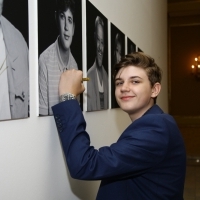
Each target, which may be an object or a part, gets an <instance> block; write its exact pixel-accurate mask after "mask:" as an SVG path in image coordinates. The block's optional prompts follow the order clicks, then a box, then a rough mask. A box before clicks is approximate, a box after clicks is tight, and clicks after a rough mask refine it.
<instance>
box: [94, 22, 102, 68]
mask: <svg viewBox="0 0 200 200" xmlns="http://www.w3.org/2000/svg"><path fill="white" fill-rule="evenodd" d="M103 54H104V31H103V27H102V25H100V24H98V25H97V28H96V61H97V65H98V66H99V67H101V66H102V63H103Z"/></svg>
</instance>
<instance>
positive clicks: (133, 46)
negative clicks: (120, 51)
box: [127, 38, 136, 54]
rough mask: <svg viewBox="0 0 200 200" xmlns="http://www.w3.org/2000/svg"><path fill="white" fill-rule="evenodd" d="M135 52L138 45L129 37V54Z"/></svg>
mask: <svg viewBox="0 0 200 200" xmlns="http://www.w3.org/2000/svg"><path fill="white" fill-rule="evenodd" d="M133 52H136V45H135V43H134V42H133V41H132V40H131V39H130V38H127V54H130V53H133Z"/></svg>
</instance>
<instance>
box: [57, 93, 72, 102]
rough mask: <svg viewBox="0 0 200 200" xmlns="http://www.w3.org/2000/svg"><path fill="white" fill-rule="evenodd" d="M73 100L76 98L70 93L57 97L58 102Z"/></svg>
mask: <svg viewBox="0 0 200 200" xmlns="http://www.w3.org/2000/svg"><path fill="white" fill-rule="evenodd" d="M73 99H76V96H75V95H74V94H72V93H65V94H62V95H60V97H59V100H60V102H63V101H67V100H73Z"/></svg>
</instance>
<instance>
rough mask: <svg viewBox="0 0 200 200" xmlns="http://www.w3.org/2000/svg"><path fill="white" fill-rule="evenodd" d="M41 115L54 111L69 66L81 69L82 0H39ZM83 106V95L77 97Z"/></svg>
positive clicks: (51, 113)
mask: <svg viewBox="0 0 200 200" xmlns="http://www.w3.org/2000/svg"><path fill="white" fill-rule="evenodd" d="M38 43H39V44H38V46H39V50H38V52H39V55H38V58H39V59H38V60H39V61H38V67H39V70H38V71H39V89H38V90H39V116H49V115H53V112H52V109H51V107H52V106H54V105H55V104H57V103H59V92H58V85H59V80H60V76H61V74H62V73H63V72H64V71H65V70H68V69H79V70H82V65H83V64H82V4H81V1H80V0H68V1H66V0H52V1H49V0H42V1H38ZM77 100H78V101H79V103H80V106H81V108H83V98H82V95H80V96H78V97H77Z"/></svg>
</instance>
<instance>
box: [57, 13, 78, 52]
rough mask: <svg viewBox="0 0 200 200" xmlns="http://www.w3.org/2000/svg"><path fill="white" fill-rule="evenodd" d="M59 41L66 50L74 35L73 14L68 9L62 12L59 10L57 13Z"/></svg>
mask: <svg viewBox="0 0 200 200" xmlns="http://www.w3.org/2000/svg"><path fill="white" fill-rule="evenodd" d="M58 23H59V32H60V43H61V46H62V48H63V49H64V50H65V51H67V50H68V49H69V48H70V45H71V43H72V39H73V35H74V29H75V25H74V21H73V15H72V12H71V10H70V9H67V10H66V11H64V12H59V15H58Z"/></svg>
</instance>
